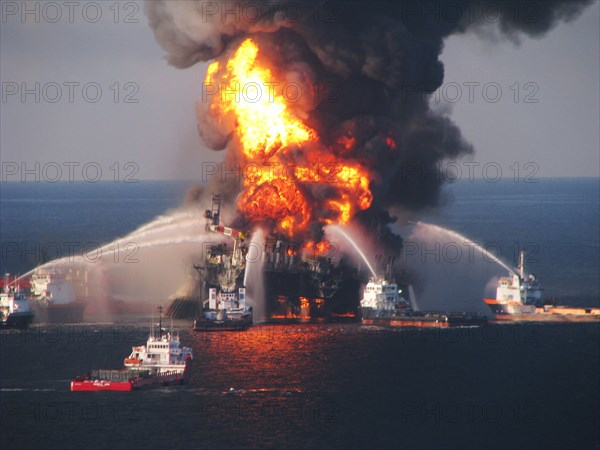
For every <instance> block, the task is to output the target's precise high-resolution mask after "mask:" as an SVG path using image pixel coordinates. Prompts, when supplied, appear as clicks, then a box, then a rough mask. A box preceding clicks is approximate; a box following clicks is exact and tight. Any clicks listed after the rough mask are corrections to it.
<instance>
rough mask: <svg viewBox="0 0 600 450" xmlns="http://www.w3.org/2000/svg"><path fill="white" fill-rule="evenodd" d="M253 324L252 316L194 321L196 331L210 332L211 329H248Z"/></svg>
mask: <svg viewBox="0 0 600 450" xmlns="http://www.w3.org/2000/svg"><path fill="white" fill-rule="evenodd" d="M251 326H252V318H251V317H250V318H245V319H242V320H230V319H225V320H203V319H196V320H195V321H194V331H198V332H210V331H246V330H247V329H248V328H250V327H251Z"/></svg>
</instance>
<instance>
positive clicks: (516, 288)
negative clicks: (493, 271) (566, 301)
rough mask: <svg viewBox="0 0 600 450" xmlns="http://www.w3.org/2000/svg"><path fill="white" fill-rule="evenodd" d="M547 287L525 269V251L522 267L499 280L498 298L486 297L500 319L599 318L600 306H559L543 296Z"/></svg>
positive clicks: (497, 318) (598, 319)
mask: <svg viewBox="0 0 600 450" xmlns="http://www.w3.org/2000/svg"><path fill="white" fill-rule="evenodd" d="M543 291H544V288H543V287H542V285H541V284H540V282H539V281H538V279H537V277H536V276H535V275H533V274H531V273H530V274H528V273H526V271H525V252H521V253H520V255H519V267H518V268H517V271H512V272H511V273H509V274H508V275H507V276H505V277H501V278H500V279H499V280H498V285H497V287H496V298H484V299H483V301H484V303H485V304H486V305H488V306H489V307H490V309H491V310H492V312H493V313H494V315H495V316H496V320H498V321H523V322H596V321H600V308H582V307H573V306H557V305H556V304H555V302H554V301H553V300H552V301H548V300H546V299H544V297H543Z"/></svg>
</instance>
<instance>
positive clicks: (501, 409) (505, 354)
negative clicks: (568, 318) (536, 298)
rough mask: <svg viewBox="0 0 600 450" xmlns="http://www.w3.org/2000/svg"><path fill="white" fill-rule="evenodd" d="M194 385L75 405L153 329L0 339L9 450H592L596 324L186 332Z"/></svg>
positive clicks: (110, 328)
mask: <svg viewBox="0 0 600 450" xmlns="http://www.w3.org/2000/svg"><path fill="white" fill-rule="evenodd" d="M177 328H178V329H179V330H180V335H181V340H182V342H183V343H184V344H185V345H191V346H192V347H193V350H194V356H195V360H194V367H193V371H192V376H191V380H190V384H189V385H187V386H181V387H167V388H160V389H155V390H149V391H139V392H132V393H115V392H98V393H71V392H69V390H68V389H69V380H71V379H72V377H73V376H75V375H77V374H80V373H84V372H85V371H87V370H90V369H93V368H116V367H119V366H121V365H122V362H123V358H124V356H125V355H126V354H128V353H129V350H130V347H131V346H132V345H139V344H140V343H142V342H144V341H145V339H146V337H147V334H148V326H147V322H145V323H141V322H140V323H132V322H128V323H126V324H123V323H120V324H85V325H60V326H57V325H54V326H52V327H50V326H48V327H44V326H35V327H33V328H32V329H30V330H28V331H25V332H19V331H14V330H13V331H8V330H3V331H0V403H1V404H0V406H1V408H0V412H1V417H0V422H1V425H2V429H3V430H9V431H10V432H7V433H4V432H3V433H2V434H1V435H0V447H1V448H3V449H4V448H32V447H33V448H39V447H46V448H48V447H49V448H102V449H104V448H109V447H110V448H128V449H132V448H133V449H136V448H145V449H155V448H242V447H245V448H248V447H249V448H274V447H276V448H315V447H317V448H323V447H325V448H344V449H345V448H402V447H409V448H440V447H448V446H453V445H456V446H461V447H474V448H482V447H486V448H515V447H521V448H522V447H529V448H540V447H543V448H555V447H564V446H568V444H569V443H572V442H573V441H572V439H573V436H577V442H578V443H579V444H581V446H583V447H585V446H588V447H593V446H594V445H595V444H596V443H597V442H598V434H597V427H596V426H595V425H597V422H598V420H599V413H598V404H597V401H596V400H597V398H598V395H599V394H600V388H599V386H598V381H597V374H598V368H599V364H600V357H599V349H598V347H597V342H598V338H600V327H599V325H598V324H528V325H524V324H511V325H491V326H489V327H485V328H465V329H455V330H452V329H446V330H444V329H430V330H418V329H400V330H398V329H397V330H388V329H384V328H377V327H368V328H363V327H360V325H358V324H343V325H339V324H336V325H334V324H297V325H262V326H256V327H253V328H251V329H250V330H248V331H247V332H200V333H197V332H193V331H191V330H190V325H189V324H184V323H183V322H181V323H178V326H177Z"/></svg>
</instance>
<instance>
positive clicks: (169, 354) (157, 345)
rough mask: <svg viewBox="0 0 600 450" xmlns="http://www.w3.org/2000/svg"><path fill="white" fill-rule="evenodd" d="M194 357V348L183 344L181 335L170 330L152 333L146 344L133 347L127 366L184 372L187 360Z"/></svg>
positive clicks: (126, 362)
mask: <svg viewBox="0 0 600 450" xmlns="http://www.w3.org/2000/svg"><path fill="white" fill-rule="evenodd" d="M192 358H193V356H192V349H191V348H190V347H182V346H181V342H179V335H177V334H175V335H174V334H172V333H170V332H169V333H160V336H154V334H153V333H151V334H150V336H149V337H148V341H147V342H146V345H140V346H138V347H132V348H131V354H130V355H129V357H127V358H125V367H135V368H140V369H145V368H146V369H155V370H156V371H157V372H158V373H160V372H166V371H173V370H176V371H181V372H183V370H184V369H185V365H186V362H187V361H188V360H191V359H192Z"/></svg>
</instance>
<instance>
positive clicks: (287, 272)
mask: <svg viewBox="0 0 600 450" xmlns="http://www.w3.org/2000/svg"><path fill="white" fill-rule="evenodd" d="M221 201H222V198H221V195H212V199H211V209H208V210H206V212H205V218H206V230H207V231H210V232H213V233H217V234H220V235H223V236H227V237H229V238H230V239H231V240H232V243H231V245H228V244H227V243H218V244H213V245H210V246H209V247H208V248H207V249H206V253H205V254H204V255H202V259H203V260H202V261H201V262H199V263H198V264H195V265H194V268H195V269H196V271H197V276H196V277H195V284H196V286H195V289H194V294H193V295H191V296H188V297H180V298H176V299H174V300H173V301H172V302H171V304H170V305H169V307H168V309H167V315H168V316H170V317H174V318H191V317H195V316H197V315H198V314H199V313H200V311H201V310H202V308H203V306H204V305H203V304H204V303H205V302H206V299H208V298H209V297H210V291H211V290H213V289H216V290H218V291H219V292H235V291H236V290H238V289H240V288H241V289H244V288H245V287H246V286H245V283H244V280H245V278H246V276H245V271H246V268H247V267H246V266H247V261H248V259H249V258H248V252H249V248H250V246H249V245H248V243H249V241H250V240H249V239H248V238H249V235H248V233H246V232H243V231H240V230H237V229H235V228H230V227H226V226H224V225H222V224H221ZM333 250H334V249H333V247H332V245H331V244H328V243H326V242H324V241H323V243H322V244H321V245H317V246H315V245H314V244H309V245H304V246H303V247H301V246H299V245H298V244H297V243H295V242H292V241H291V240H290V239H289V238H286V237H285V236H282V235H269V236H267V237H266V238H265V241H264V243H263V244H262V245H261V246H260V248H259V250H258V254H257V255H255V258H254V259H260V262H259V264H260V270H261V274H262V276H263V283H264V290H263V292H262V296H263V297H264V298H262V299H257V298H255V299H252V300H253V301H254V302H264V306H265V308H264V315H265V316H264V317H255V320H267V321H282V322H285V321H296V320H308V319H315V318H326V319H337V320H342V319H343V318H344V319H345V318H347V319H352V318H355V317H356V316H357V309H358V305H359V288H360V285H361V277H360V267H356V266H354V265H352V264H351V263H350V262H349V261H347V260H344V258H340V257H339V255H336V252H335V251H333ZM336 256H338V257H336Z"/></svg>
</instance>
